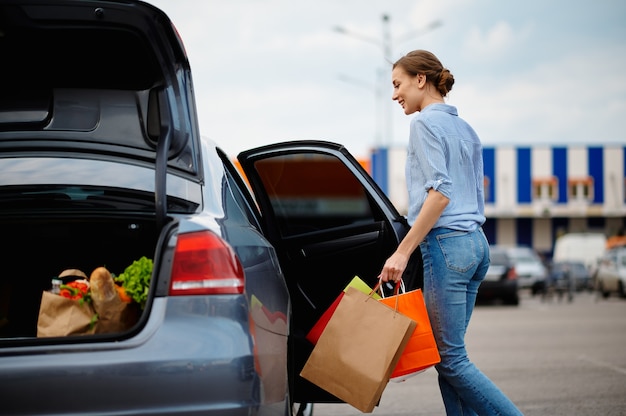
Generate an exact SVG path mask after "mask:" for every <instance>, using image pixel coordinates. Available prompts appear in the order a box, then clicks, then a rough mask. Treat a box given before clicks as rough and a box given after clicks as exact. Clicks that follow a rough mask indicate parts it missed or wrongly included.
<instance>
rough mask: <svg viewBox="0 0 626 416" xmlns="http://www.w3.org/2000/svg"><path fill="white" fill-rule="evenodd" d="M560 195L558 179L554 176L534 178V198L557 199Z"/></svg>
mask: <svg viewBox="0 0 626 416" xmlns="http://www.w3.org/2000/svg"><path fill="white" fill-rule="evenodd" d="M558 197H559V187H558V179H557V178H556V177H554V176H549V177H545V178H534V179H533V200H535V201H556V200H557V199H558Z"/></svg>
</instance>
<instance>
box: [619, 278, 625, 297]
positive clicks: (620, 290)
mask: <svg viewBox="0 0 626 416" xmlns="http://www.w3.org/2000/svg"><path fill="white" fill-rule="evenodd" d="M617 291H618V292H619V295H620V297H622V298H626V291H625V290H624V283H622V282H621V281H620V282H619V283H618V285H617Z"/></svg>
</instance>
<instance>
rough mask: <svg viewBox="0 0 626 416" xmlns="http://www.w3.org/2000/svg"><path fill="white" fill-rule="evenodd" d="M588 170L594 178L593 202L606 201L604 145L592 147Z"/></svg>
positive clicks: (589, 153)
mask: <svg viewBox="0 0 626 416" xmlns="http://www.w3.org/2000/svg"><path fill="white" fill-rule="evenodd" d="M587 164H588V167H587V171H588V172H589V176H591V177H592V178H593V189H594V194H593V203H594V204H602V203H603V202H604V168H603V166H604V149H603V148H602V147H590V148H589V150H588V158H587Z"/></svg>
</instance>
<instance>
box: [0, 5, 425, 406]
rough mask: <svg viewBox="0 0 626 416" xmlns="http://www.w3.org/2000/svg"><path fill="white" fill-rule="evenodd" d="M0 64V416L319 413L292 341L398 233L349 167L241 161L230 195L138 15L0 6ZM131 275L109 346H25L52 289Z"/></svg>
mask: <svg viewBox="0 0 626 416" xmlns="http://www.w3.org/2000/svg"><path fill="white" fill-rule="evenodd" d="M0 56H1V57H2V65H0V91H1V92H2V93H1V94H0V172H2V173H1V174H0V223H1V225H2V230H3V238H2V247H1V248H0V258H1V259H2V263H1V264H2V273H1V274H0V413H2V414H3V415H42V414H46V415H50V414H58V415H60V414H63V415H72V414H75V415H78V414H81V415H82V414H94V415H95V414H98V415H121V414H124V415H131V414H134V415H151V414H153V415H157V414H158V415H166V414H178V415H183V414H186V415H191V414H193V415H257V414H258V415H260V414H264V415H266V414H281V415H291V414H292V412H293V409H294V404H298V403H303V404H307V406H306V409H307V411H309V412H310V409H311V406H310V403H314V402H335V401H338V400H337V399H336V398H335V397H332V396H330V395H329V394H327V393H326V392H324V391H321V390H320V389H318V388H317V387H315V386H313V385H312V384H310V383H308V382H307V381H306V380H304V379H302V378H301V377H299V373H300V369H301V368H302V366H303V365H304V362H305V361H306V359H307V357H308V355H309V354H310V352H311V351H312V348H313V346H312V345H311V344H309V343H308V341H306V339H305V335H306V333H307V332H308V330H309V329H310V328H311V327H312V325H313V324H314V323H315V321H316V320H317V319H318V317H319V316H321V314H322V313H323V312H324V311H325V309H326V308H327V307H328V306H329V305H330V304H331V303H332V301H333V300H334V299H335V298H336V296H337V295H338V293H339V292H340V291H341V290H342V289H343V287H344V286H345V285H346V284H347V283H348V282H349V281H350V280H351V279H352V278H353V277H354V276H355V275H358V276H360V277H361V278H362V279H364V280H365V281H366V282H368V283H370V284H372V285H373V283H374V282H375V281H376V278H377V275H378V273H379V271H380V269H381V267H382V265H383V263H384V261H385V259H386V258H387V256H388V255H389V254H391V253H392V252H393V251H394V249H395V247H396V246H397V244H398V241H399V240H400V239H401V238H402V237H403V236H404V235H405V233H406V232H407V230H408V225H407V223H406V220H405V218H404V217H402V216H401V215H400V214H399V213H398V212H397V210H396V209H395V208H394V207H393V206H392V204H391V203H390V202H389V200H388V199H387V198H386V197H385V196H384V194H383V192H381V190H380V189H379V187H378V186H377V185H376V184H375V183H374V181H373V180H372V178H371V177H369V175H368V174H367V173H366V172H365V171H364V170H363V168H362V167H361V166H360V165H359V163H358V162H357V161H356V160H355V159H354V158H353V157H352V156H351V155H350V154H349V152H348V151H347V150H346V149H345V148H344V147H343V146H341V145H339V144H334V143H328V142H317V141H297V142H289V143H284V144H277V145H272V146H267V147H262V148H258V149H253V150H250V151H247V152H244V153H242V154H240V155H239V162H240V164H241V166H242V167H243V169H244V170H245V178H244V175H241V174H240V172H239V170H238V169H236V168H235V166H234V165H233V163H232V162H231V160H230V157H229V156H228V155H226V154H224V153H223V152H222V151H220V150H219V148H218V147H217V146H216V144H215V143H214V142H212V141H209V140H202V139H201V138H200V134H199V126H198V123H197V114H196V106H195V99H194V89H193V82H192V76H191V70H190V66H189V62H188V59H187V56H186V55H185V50H184V47H183V44H182V41H181V40H180V39H179V37H178V36H177V33H176V30H175V29H174V28H173V26H172V24H171V22H170V21H169V19H168V17H167V16H166V15H165V14H164V13H162V12H161V11H160V10H158V9H156V8H154V7H152V6H150V5H147V4H145V3H141V2H136V1H123V2H122V1H119V2H117V1H111V2H107V1H71V0H67V1H66V0H29V1H23V0H2V2H0ZM417 254H419V253H417ZM143 257H146V258H149V259H151V260H152V261H153V268H152V269H151V272H150V277H149V280H148V281H149V285H148V286H147V287H146V288H145V293H144V294H145V299H144V300H143V302H142V303H141V304H140V307H138V308H137V310H136V312H137V313H136V316H135V317H134V320H133V321H131V323H130V325H129V326H128V327H126V328H124V329H120V330H115V331H108V332H107V331H101V332H96V333H91V332H89V331H86V332H85V333H82V334H72V335H67V336H46V337H43V336H38V324H39V323H40V322H39V321H40V315H39V314H40V311H41V309H42V308H41V305H42V302H43V298H44V294H45V293H48V291H50V290H52V289H53V284H52V281H53V280H58V279H57V278H59V277H60V272H61V271H63V270H66V269H75V270H82V271H84V272H87V274H89V272H90V271H92V270H94V269H96V268H98V267H99V266H106V268H107V269H108V270H110V271H111V272H112V273H113V274H114V275H116V277H117V276H119V275H121V274H124V272H125V268H126V267H127V266H128V265H129V264H132V263H133V262H134V261H135V260H137V259H140V258H143ZM415 258H416V259H418V260H419V255H416V256H415ZM418 260H416V261H418ZM411 271H412V272H411ZM420 271H421V267H419V264H416V265H414V266H413V267H411V268H409V272H410V274H407V275H406V276H405V278H406V280H407V286H408V287H409V288H411V287H415V286H417V285H419V279H420V277H421V276H420ZM92 285H93V283H92ZM99 315H101V314H99ZM96 318H97V320H96V321H95V325H96V328H99V326H97V325H99V323H98V322H103V321H101V320H102V319H103V318H104V317H103V316H97V317H96ZM57 319H58V321H59V322H60V321H61V317H60V316H59V317H58V318H57ZM53 322H54V319H53ZM90 328H91V326H90Z"/></svg>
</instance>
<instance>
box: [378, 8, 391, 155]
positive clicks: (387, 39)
mask: <svg viewBox="0 0 626 416" xmlns="http://www.w3.org/2000/svg"><path fill="white" fill-rule="evenodd" d="M382 23H383V60H384V62H383V71H382V77H381V80H380V91H381V97H382V98H381V99H382V100H383V111H384V112H385V113H384V117H383V120H384V123H385V125H384V127H383V128H384V130H383V131H384V133H383V145H385V142H387V144H389V143H390V142H392V141H393V114H392V113H391V99H390V97H385V93H384V91H386V89H385V87H384V86H385V85H389V83H390V82H391V65H393V62H392V61H391V60H392V59H393V58H392V57H393V55H392V53H391V30H390V24H389V15H387V14H383V15H382ZM385 138H386V140H385Z"/></svg>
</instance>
